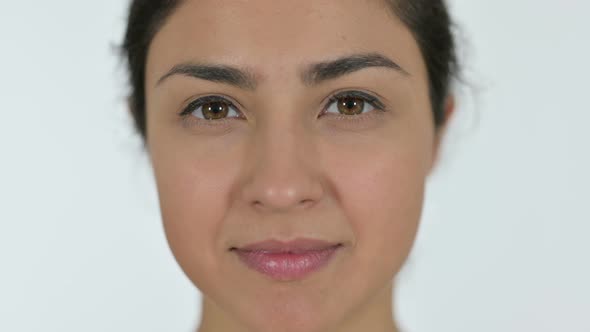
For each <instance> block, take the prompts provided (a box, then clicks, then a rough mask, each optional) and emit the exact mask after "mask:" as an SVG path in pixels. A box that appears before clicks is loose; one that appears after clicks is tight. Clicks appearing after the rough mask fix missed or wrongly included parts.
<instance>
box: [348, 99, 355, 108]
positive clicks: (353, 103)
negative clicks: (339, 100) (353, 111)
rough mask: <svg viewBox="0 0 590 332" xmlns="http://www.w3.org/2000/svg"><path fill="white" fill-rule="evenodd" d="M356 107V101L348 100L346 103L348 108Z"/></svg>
mask: <svg viewBox="0 0 590 332" xmlns="http://www.w3.org/2000/svg"><path fill="white" fill-rule="evenodd" d="M355 106H356V101H355V100H354V99H348V100H347V101H346V107H348V108H354V107H355Z"/></svg>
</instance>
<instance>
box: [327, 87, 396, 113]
mask: <svg viewBox="0 0 590 332" xmlns="http://www.w3.org/2000/svg"><path fill="white" fill-rule="evenodd" d="M372 110H380V111H385V105H384V104H383V103H382V102H381V101H379V99H377V98H376V97H373V96H371V95H370V94H368V93H365V92H361V91H345V92H341V93H338V94H336V95H335V96H333V97H331V98H330V100H329V103H328V106H327V107H326V111H325V112H324V113H336V114H340V115H344V116H343V117H345V118H346V117H351V118H354V117H358V116H360V115H362V114H365V113H368V112H370V111H372Z"/></svg>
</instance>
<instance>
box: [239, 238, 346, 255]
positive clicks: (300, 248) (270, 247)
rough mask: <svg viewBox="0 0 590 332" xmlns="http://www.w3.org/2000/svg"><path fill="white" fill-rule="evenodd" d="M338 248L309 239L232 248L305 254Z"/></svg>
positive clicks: (333, 243)
mask: <svg viewBox="0 0 590 332" xmlns="http://www.w3.org/2000/svg"><path fill="white" fill-rule="evenodd" d="M336 246H340V243H337V242H328V241H323V240H316V239H310V238H297V239H295V240H292V241H279V240H275V239H269V240H265V241H261V242H256V243H251V244H247V245H245V246H242V247H238V248H232V249H237V250H241V251H264V252H293V253H297V252H305V251H312V250H323V249H327V248H331V247H336Z"/></svg>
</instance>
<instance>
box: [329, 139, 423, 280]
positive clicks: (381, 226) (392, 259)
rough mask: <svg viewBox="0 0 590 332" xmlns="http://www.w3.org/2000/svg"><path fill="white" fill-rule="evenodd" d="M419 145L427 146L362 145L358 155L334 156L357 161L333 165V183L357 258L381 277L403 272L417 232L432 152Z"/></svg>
mask: <svg viewBox="0 0 590 332" xmlns="http://www.w3.org/2000/svg"><path fill="white" fill-rule="evenodd" d="M417 151H426V150H420V149H418V148H417V147H416V146H415V145H412V146H409V147H406V146H405V145H404V146H402V145H400V146H395V145H391V144H390V145H388V146H387V147H386V146H383V145H381V146H376V147H375V148H374V149H366V148H364V149H362V150H361V149H359V150H358V151H355V152H354V154H355V155H354V158H351V156H348V157H345V156H335V157H334V159H333V160H332V161H331V163H333V164H334V165H336V164H337V163H338V161H340V165H342V162H341V161H342V160H350V161H352V162H348V163H347V164H346V167H342V166H340V167H332V169H335V170H337V172H336V173H334V177H333V178H334V179H335V180H334V183H335V185H336V186H337V191H338V192H339V193H341V196H340V200H341V202H340V204H341V207H342V209H343V210H344V214H345V215H346V216H347V219H348V222H349V224H350V226H351V227H352V228H353V232H354V234H355V239H354V240H355V248H354V251H355V255H356V257H357V260H358V262H359V263H360V264H361V265H362V267H363V268H366V270H365V271H376V273H375V275H373V276H372V277H373V278H378V279H379V280H380V281H383V280H384V279H385V278H389V277H392V276H393V275H395V274H396V273H397V272H398V270H399V269H400V268H401V265H402V264H403V262H404V261H405V259H406V258H407V255H408V254H409V251H410V249H411V247H412V245H413V243H414V239H415V236H416V232H417V228H418V225H419V220H420V217H421V213H422V206H423V196H424V182H425V169H426V166H425V165H426V163H427V158H425V157H426V156H427V154H426V153H417ZM343 153H344V152H343ZM348 153H350V151H348ZM360 270H361V269H359V271H360ZM351 273H354V271H351ZM361 277H362V276H359V278H361ZM365 277H366V276H365ZM377 283H378V282H377Z"/></svg>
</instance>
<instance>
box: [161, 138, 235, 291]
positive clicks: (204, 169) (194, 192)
mask: <svg viewBox="0 0 590 332" xmlns="http://www.w3.org/2000/svg"><path fill="white" fill-rule="evenodd" d="M176 143H177V144H176V145H174V144H166V143H163V144H157V145H156V146H152V147H151V159H152V165H153V168H154V173H155V176H156V181H157V187H158V193H159V200H160V209H161V213H162V220H163V225H164V230H165V234H166V237H167V240H168V244H169V246H170V249H171V250H172V252H173V254H174V256H175V258H176V259H177V261H178V263H179V265H180V266H181V268H182V269H183V270H184V272H185V273H186V274H187V276H188V277H189V278H190V279H191V280H192V281H193V282H194V283H195V284H196V285H202V284H208V283H209V282H210V281H211V280H207V278H208V277H210V276H215V275H218V273H215V272H214V271H218V270H219V260H218V258H219V257H218V254H219V253H216V250H218V249H219V244H218V243H217V242H216V240H217V239H219V238H220V231H221V229H222V223H223V220H224V218H225V214H226V213H227V209H228V208H227V205H226V204H227V201H226V200H225V199H226V196H227V192H226V190H227V188H228V186H229V184H228V183H224V181H228V179H231V178H232V176H231V175H230V173H231V172H232V169H231V167H228V166H229V165H236V164H239V163H236V162H232V161H230V160H227V157H223V156H217V155H213V154H212V153H208V152H207V149H195V148H194V147H193V148H191V147H190V146H189V145H188V144H184V145H179V144H178V142H176ZM170 146H177V147H178V148H175V149H171V148H169V147H170ZM197 151H198V152H197ZM228 155H231V154H228Z"/></svg>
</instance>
